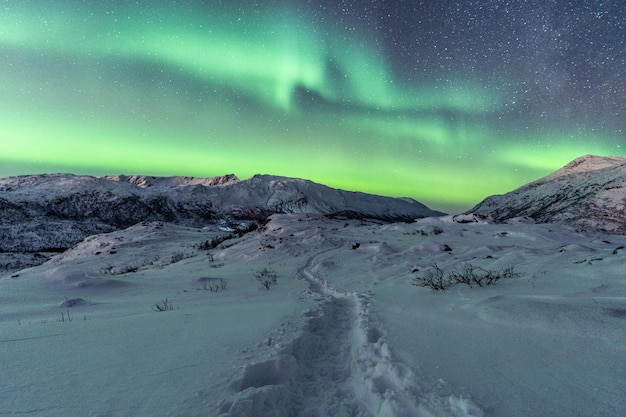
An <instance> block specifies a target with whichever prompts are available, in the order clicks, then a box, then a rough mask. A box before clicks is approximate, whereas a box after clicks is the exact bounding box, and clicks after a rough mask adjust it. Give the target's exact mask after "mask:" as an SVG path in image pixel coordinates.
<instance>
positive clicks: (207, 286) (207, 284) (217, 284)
mask: <svg viewBox="0 0 626 417" xmlns="http://www.w3.org/2000/svg"><path fill="white" fill-rule="evenodd" d="M201 287H202V288H201V289H203V290H205V291H210V292H218V291H220V290H221V291H225V290H226V288H227V287H228V281H227V280H226V279H224V278H220V279H219V280H217V279H215V280H206V281H202V284H201Z"/></svg>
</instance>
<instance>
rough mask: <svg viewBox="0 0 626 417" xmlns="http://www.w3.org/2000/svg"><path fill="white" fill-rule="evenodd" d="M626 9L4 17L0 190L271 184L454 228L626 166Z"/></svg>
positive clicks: (422, 4) (470, 6) (284, 9)
mask: <svg viewBox="0 0 626 417" xmlns="http://www.w3.org/2000/svg"><path fill="white" fill-rule="evenodd" d="M625 40H626V10H625V9H624V5H623V3H622V2H620V1H562V0H534V1H533V0H528V1H523V0H519V1H447V0H437V1H435V0H432V1H402V0H397V1H371V0H369V1H337V0H310V1H304V0H302V1H296V0H291V1H262V2H261V1H240V0H229V1H226V0H224V1H158V2H156V1H155V2H148V1H136V2H135V1H133V2H131V1H128V2H126V1H101V0H93V1H77V0H73V1H67V0H66V1H62V0H59V1H49V0H42V1H28V0H4V1H0V176H10V175H20V174H33V173H45V172H71V173H76V174H90V175H103V174H119V173H124V174H147V175H190V176H203V177H205V176H215V175H223V174H227V173H235V174H236V175H237V176H239V177H240V178H247V177H249V176H250V175H253V174H255V173H266V174H275V175H285V176H291V177H300V178H307V179H310V180H313V181H316V182H321V183H324V184H327V185H330V186H333V187H338V188H344V189H349V190H359V191H365V192H371V193H376V194H382V195H390V196H409V197H413V198H415V199H417V200H419V201H421V202H423V203H425V204H427V205H428V206H430V207H431V208H435V209H440V210H443V211H447V212H458V211H461V210H464V209H469V208H470V207H471V206H473V205H474V204H475V203H478V202H479V201H480V200H482V199H483V198H484V197H486V196H488V195H491V194H500V193H504V192H507V191H510V190H512V189H514V188H516V187H518V186H520V185H522V184H524V183H526V182H529V181H532V180H535V179H537V178H539V177H541V176H543V175H546V174H548V173H549V172H551V171H553V170H555V169H558V168H559V167H561V166H562V165H564V164H565V163H567V162H569V161H570V160H572V159H574V158H576V157H578V156H581V155H583V154H587V153H591V154H597V155H620V154H625V153H626V149H625V148H626V45H625Z"/></svg>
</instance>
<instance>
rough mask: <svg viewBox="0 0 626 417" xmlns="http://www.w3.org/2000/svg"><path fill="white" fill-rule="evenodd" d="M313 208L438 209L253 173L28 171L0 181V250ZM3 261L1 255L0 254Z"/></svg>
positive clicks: (383, 214)
mask: <svg viewBox="0 0 626 417" xmlns="http://www.w3.org/2000/svg"><path fill="white" fill-rule="evenodd" d="M275 213H310V214H322V215H328V216H339V215H343V216H347V217H353V218H373V219H379V220H386V221H407V220H414V219H417V218H422V217H427V216H437V215H441V214H442V213H439V212H435V211H432V210H430V209H428V208H427V207H426V206H424V205H423V204H421V203H418V202H417V201H414V200H410V199H396V198H389V197H381V196H374V195H369V194H364V193H357V192H348V191H342V190H336V189H332V188H330V187H326V186H324V185H320V184H316V183H313V182H311V181H306V180H301V179H293V178H285V177H276V176H269V175H255V176H253V177H252V178H250V179H248V180H245V181H240V180H239V179H237V177H235V176H234V175H226V176H223V177H215V178H190V177H166V178H159V177H147V176H124V175H119V176H110V177H99V178H97V177H90V176H76V175H71V174H53V175H33V176H20V177H11V178H3V179H0V234H1V235H2V237H3V238H2V240H0V252H33V251H42V250H50V249H60V248H67V247H70V246H72V245H73V244H75V243H76V242H79V241H80V240H82V239H84V238H85V237H87V236H89V235H93V234H97V233H102V232H110V231H113V230H119V229H123V228H126V227H129V226H132V225H134V224H136V223H138V222H141V221H166V222H172V223H177V224H184V225H194V226H198V225H204V224H207V223H212V222H217V221H226V220H227V221H239V220H263V219H265V218H267V217H268V216H270V215H272V214H275ZM0 266H2V261H1V260H0Z"/></svg>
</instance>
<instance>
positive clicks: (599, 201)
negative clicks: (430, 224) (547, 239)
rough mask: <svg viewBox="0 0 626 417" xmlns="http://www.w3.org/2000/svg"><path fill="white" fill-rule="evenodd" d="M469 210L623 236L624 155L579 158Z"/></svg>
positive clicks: (625, 207)
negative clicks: (527, 218)
mask: <svg viewBox="0 0 626 417" xmlns="http://www.w3.org/2000/svg"><path fill="white" fill-rule="evenodd" d="M469 213H474V214H477V215H481V216H487V217H491V218H493V219H494V220H495V221H499V222H501V221H506V220H508V219H511V218H515V217H530V218H532V219H534V220H535V221H536V222H539V223H565V224H569V225H572V226H574V227H576V228H577V229H579V230H598V231H603V232H609V233H620V234H625V233H626V156H615V157H600V156H592V155H585V156H582V157H580V158H577V159H575V160H573V161H572V162H570V163H568V164H567V165H565V166H564V167H563V168H561V169H559V170H558V171H556V172H554V173H552V174H550V175H548V176H546V177H544V178H542V179H540V180H537V181H535V182H532V183H529V184H526V185H524V186H522V187H520V188H518V189H517V190H514V191H512V192H510V193H507V194H503V195H495V196H491V197H488V198H487V199H485V200H484V201H483V202H481V203H480V204H478V205H477V206H476V207H474V208H473V209H472V210H470V211H469Z"/></svg>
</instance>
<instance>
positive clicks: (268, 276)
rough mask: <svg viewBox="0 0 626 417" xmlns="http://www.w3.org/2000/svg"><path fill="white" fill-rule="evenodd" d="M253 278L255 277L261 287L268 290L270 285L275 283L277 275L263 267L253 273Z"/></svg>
mask: <svg viewBox="0 0 626 417" xmlns="http://www.w3.org/2000/svg"><path fill="white" fill-rule="evenodd" d="M254 278H256V280H257V281H258V282H259V283H260V284H261V286H262V287H263V288H265V289H266V290H269V289H270V287H271V286H272V285H276V281H277V279H278V275H277V274H276V272H274V271H273V270H271V269H269V268H263V269H262V270H260V271H257V272H255V273H254Z"/></svg>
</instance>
